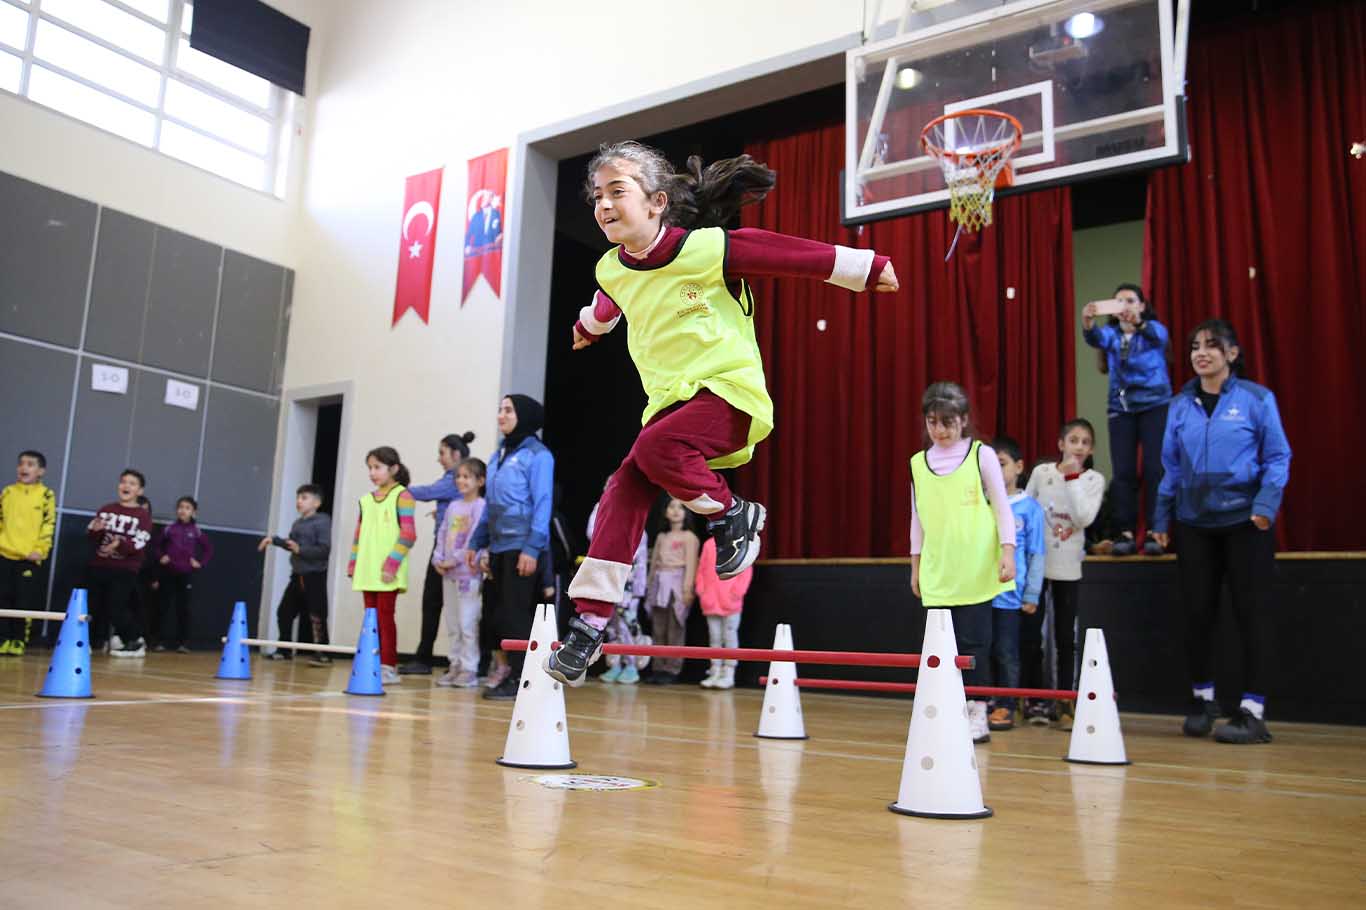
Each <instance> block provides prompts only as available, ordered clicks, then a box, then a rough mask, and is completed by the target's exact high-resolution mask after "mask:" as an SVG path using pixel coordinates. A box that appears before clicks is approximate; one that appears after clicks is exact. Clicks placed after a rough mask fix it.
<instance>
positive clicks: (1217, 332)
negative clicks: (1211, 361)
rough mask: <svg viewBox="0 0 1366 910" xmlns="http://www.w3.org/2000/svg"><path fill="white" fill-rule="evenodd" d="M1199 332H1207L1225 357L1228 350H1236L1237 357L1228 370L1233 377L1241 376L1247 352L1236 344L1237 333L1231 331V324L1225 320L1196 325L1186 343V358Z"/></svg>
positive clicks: (1213, 320)
mask: <svg viewBox="0 0 1366 910" xmlns="http://www.w3.org/2000/svg"><path fill="white" fill-rule="evenodd" d="M1201 332H1209V337H1210V338H1211V339H1212V340H1213V341H1214V343H1215V344H1216V345H1218V347H1219V350H1221V351H1223V352H1224V356H1225V357H1227V356H1228V350H1229V348H1237V349H1238V357H1237V359H1236V360H1234V361H1232V362H1231V363H1229V365H1228V370H1229V373H1231V374H1232V375H1234V376H1242V375H1243V362H1244V361H1245V360H1246V359H1247V358H1246V356H1245V355H1246V353H1247V352H1246V351H1244V350H1243V346H1242V345H1241V344H1239V343H1238V333H1237V332H1235V331H1233V323H1231V322H1229V321H1228V320H1227V319H1206V320H1205V321H1204V322H1202V323H1200V324H1199V325H1197V326H1196V327H1195V328H1194V329H1192V330H1191V334H1190V338H1189V339H1187V341H1186V356H1187V358H1189V357H1190V349H1191V348H1193V347H1195V339H1196V338H1198V337H1199V336H1200V333H1201Z"/></svg>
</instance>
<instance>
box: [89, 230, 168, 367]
mask: <svg viewBox="0 0 1366 910" xmlns="http://www.w3.org/2000/svg"><path fill="white" fill-rule="evenodd" d="M155 234H156V225H154V224H152V223H151V222H150V221H143V220H142V219H141V218H134V217H133V216H132V215H125V214H123V213H122V212H116V211H113V210H112V209H105V210H104V212H103V213H102V214H101V215H100V242H99V245H98V246H97V247H96V252H95V278H94V281H93V282H91V286H90V316H89V318H88V319H87V320H86V324H85V349H86V350H87V351H95V352H97V353H100V354H108V355H109V356H111V357H117V358H119V359H121V360H131V361H133V362H134V363H137V362H138V356H139V355H140V354H141V352H142V327H143V322H144V321H145V318H146V315H147V286H148V284H149V283H150V282H151V278H152V247H153V237H154V235H155Z"/></svg>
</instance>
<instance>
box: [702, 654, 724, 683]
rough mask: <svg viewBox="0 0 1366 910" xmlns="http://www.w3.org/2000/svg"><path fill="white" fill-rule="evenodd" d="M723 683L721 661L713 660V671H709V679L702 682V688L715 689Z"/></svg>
mask: <svg viewBox="0 0 1366 910" xmlns="http://www.w3.org/2000/svg"><path fill="white" fill-rule="evenodd" d="M720 681H721V661H719V660H713V661H712V662H711V669H709V670H707V678H706V679H704V680H702V683H701V685H702V688H704V689H715V688H716V684H717V683H718V682H720Z"/></svg>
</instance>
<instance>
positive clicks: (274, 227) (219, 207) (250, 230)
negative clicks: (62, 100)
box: [0, 0, 334, 268]
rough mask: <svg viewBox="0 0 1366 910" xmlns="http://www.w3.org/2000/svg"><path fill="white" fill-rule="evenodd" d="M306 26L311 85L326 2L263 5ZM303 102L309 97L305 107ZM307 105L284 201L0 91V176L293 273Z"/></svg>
mask: <svg viewBox="0 0 1366 910" xmlns="http://www.w3.org/2000/svg"><path fill="white" fill-rule="evenodd" d="M271 5H272V6H274V7H275V8H277V9H279V10H281V11H282V12H284V13H286V14H287V15H290V16H292V17H294V18H295V19H298V20H299V21H301V22H303V23H305V24H306V25H309V26H310V27H312V29H313V32H312V37H311V39H310V45H309V66H308V73H307V75H306V82H307V88H308V91H309V92H310V93H312V92H313V91H315V90H316V88H317V86H318V72H319V69H320V67H321V64H322V60H323V57H324V47H323V45H324V41H325V36H326V20H327V18H328V16H329V15H330V14H331V12H332V11H333V9H334V5H333V4H332V3H331V2H329V0H271ZM309 101H311V98H310V99H309ZM308 106H309V105H308V102H307V101H306V102H304V103H303V104H302V105H299V106H297V111H298V117H297V118H296V119H297V124H296V125H297V127H298V129H299V130H300V131H301V132H298V131H296V135H295V137H294V141H293V143H292V149H291V153H292V158H293V162H292V168H291V181H290V185H289V187H288V190H287V193H286V196H285V198H284V199H276V198H275V197H274V196H272V195H270V194H268V193H261V192H256V191H254V190H250V189H247V188H245V187H243V186H240V185H239V184H236V183H233V182H232V181H230V180H225V179H223V178H222V177H218V176H217V175H215V174H211V173H209V172H208V171H203V170H200V169H199V168H196V167H193V166H191V165H188V164H185V163H184V162H182V161H178V160H176V159H174V158H170V157H168V156H166V155H163V154H161V153H160V152H156V151H153V150H151V149H148V148H147V147H145V146H142V145H138V144H137V143H135V142H130V141H128V140H126V139H123V138H121V137H119V136H115V135H114V134H112V133H106V132H105V131H103V130H101V129H98V128H96V127H93V126H90V125H88V124H86V123H82V122H81V121H79V120H76V119H73V118H71V117H67V116H65V115H63V114H59V113H57V112H55V111H53V110H51V109H49V108H45V107H43V106H41V105H38V104H34V103H33V102H31V101H28V100H27V99H24V98H19V97H16V96H14V95H10V94H8V93H6V92H0V171H5V172H7V173H10V174H14V175H16V176H18V177H22V178H24V179H25V180H31V181H33V182H34V183H40V184H42V185H44V186H49V187H52V188H53V189H57V190H61V191H62V192H64V193H70V194H72V195H73V196H79V197H81V198H82V199H89V200H90V201H92V202H97V203H99V204H100V205H106V206H110V207H111V208H115V209H118V210H119V211H122V212H127V213H128V214H130V215H136V216H137V217H139V218H145V219H146V220H148V221H154V222H156V223H157V224H161V225H165V226H166V227H169V228H174V229H175V230H178V231H183V232H184V233H186V234H190V235H191V236H194V237H198V238H200V239H202V240H207V241H209V242H210V243H215V244H220V245H222V246H225V247H228V248H230V249H234V250H237V251H239V252H242V253H246V254H248V255H251V256H255V257H257V258H260V259H264V260H266V261H268V262H274V263H277V264H279V265H283V266H287V267H290V268H295V267H296V266H297V264H298V258H299V257H298V245H297V243H296V236H295V234H294V230H293V229H294V224H295V220H296V218H297V214H298V208H299V199H300V198H301V195H302V194H301V192H300V188H301V186H302V182H303V167H304V162H305V160H306V156H307V144H308V142H307V139H308V136H307V129H306V124H307V111H308Z"/></svg>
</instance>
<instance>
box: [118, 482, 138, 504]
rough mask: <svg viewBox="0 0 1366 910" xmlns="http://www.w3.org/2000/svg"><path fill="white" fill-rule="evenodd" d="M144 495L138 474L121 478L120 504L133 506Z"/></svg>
mask: <svg viewBox="0 0 1366 910" xmlns="http://www.w3.org/2000/svg"><path fill="white" fill-rule="evenodd" d="M141 495H142V481H140V480H138V478H137V475H136V474H124V475H123V476H122V477H120V478H119V502H120V503H122V504H123V505H125V506H131V505H132V504H133V503H135V502H137V501H138V497H139V496H141Z"/></svg>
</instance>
